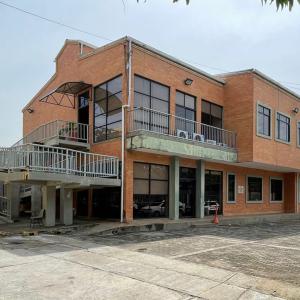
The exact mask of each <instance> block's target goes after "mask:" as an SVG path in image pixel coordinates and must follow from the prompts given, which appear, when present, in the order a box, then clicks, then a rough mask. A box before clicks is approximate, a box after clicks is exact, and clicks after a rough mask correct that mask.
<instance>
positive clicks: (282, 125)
mask: <svg viewBox="0 0 300 300" xmlns="http://www.w3.org/2000/svg"><path fill="white" fill-rule="evenodd" d="M276 122H277V132H276V137H277V139H279V140H281V141H284V142H290V141H291V137H290V122H291V121H290V118H289V117H287V116H285V115H283V114H281V113H277V118H276Z"/></svg>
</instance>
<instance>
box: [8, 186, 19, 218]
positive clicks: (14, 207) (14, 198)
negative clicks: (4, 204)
mask: <svg viewBox="0 0 300 300" xmlns="http://www.w3.org/2000/svg"><path fill="white" fill-rule="evenodd" d="M5 192H6V197H7V199H8V201H9V207H10V218H11V219H12V220H13V219H16V218H18V217H19V213H20V211H19V210H20V184H18V183H12V182H9V183H7V184H6V185H5Z"/></svg>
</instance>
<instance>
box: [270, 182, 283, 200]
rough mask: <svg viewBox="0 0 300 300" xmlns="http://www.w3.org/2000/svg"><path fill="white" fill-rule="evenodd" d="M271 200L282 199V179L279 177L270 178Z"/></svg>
mask: <svg viewBox="0 0 300 300" xmlns="http://www.w3.org/2000/svg"><path fill="white" fill-rule="evenodd" d="M270 185H271V201H282V200H283V180H282V179H279V178H271V179H270Z"/></svg>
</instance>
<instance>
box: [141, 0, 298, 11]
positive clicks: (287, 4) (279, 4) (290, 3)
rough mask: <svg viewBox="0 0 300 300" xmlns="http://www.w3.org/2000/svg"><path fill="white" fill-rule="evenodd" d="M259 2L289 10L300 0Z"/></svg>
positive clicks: (187, 2)
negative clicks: (273, 4) (274, 4)
mask: <svg viewBox="0 0 300 300" xmlns="http://www.w3.org/2000/svg"><path fill="white" fill-rule="evenodd" d="M146 1H147V0H144V2H146ZM137 2H140V1H139V0H137ZM175 2H179V0H173V3H175ZM185 2H186V4H187V5H188V4H190V0H185ZM261 2H262V3H263V4H267V3H269V4H272V3H273V2H275V3H276V6H277V9H280V8H281V9H283V8H285V7H288V8H289V10H291V9H292V7H293V5H294V2H298V3H299V4H300V0H261Z"/></svg>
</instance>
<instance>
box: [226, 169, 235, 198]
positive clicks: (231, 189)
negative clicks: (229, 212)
mask: <svg viewBox="0 0 300 300" xmlns="http://www.w3.org/2000/svg"><path fill="white" fill-rule="evenodd" d="M227 189H228V190H227V193H228V198H227V201H228V202H235V174H228V177H227Z"/></svg>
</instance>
